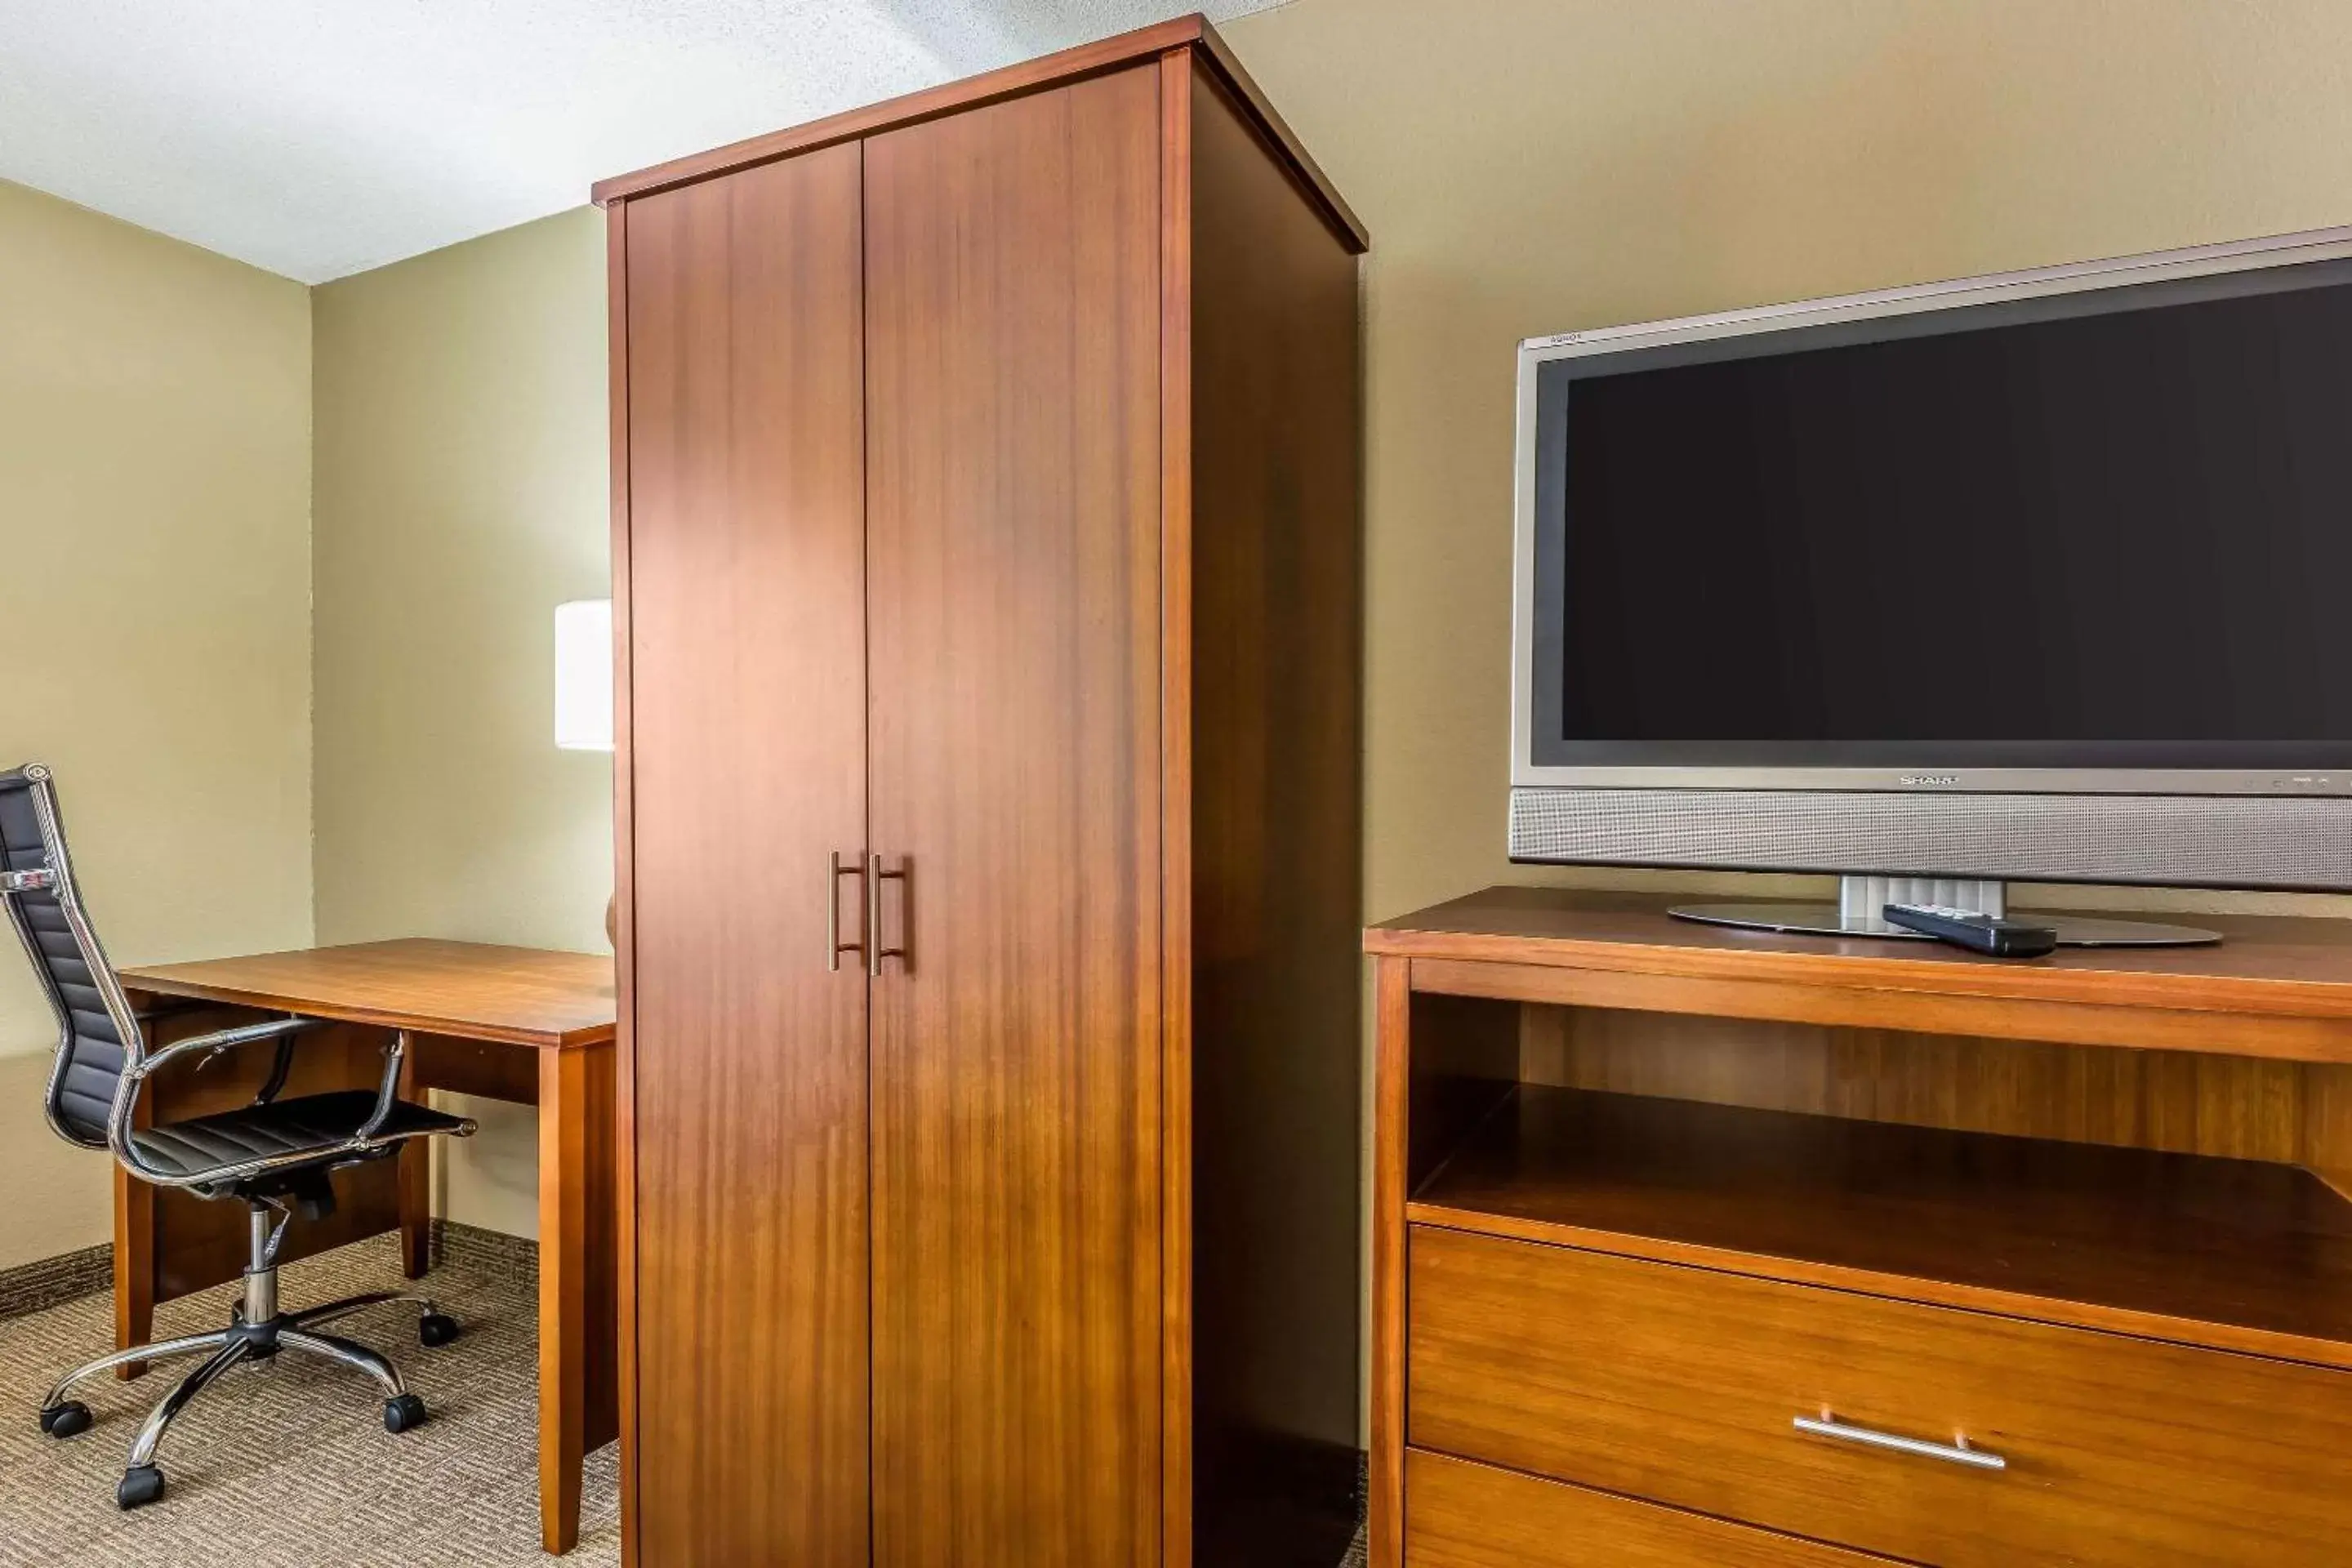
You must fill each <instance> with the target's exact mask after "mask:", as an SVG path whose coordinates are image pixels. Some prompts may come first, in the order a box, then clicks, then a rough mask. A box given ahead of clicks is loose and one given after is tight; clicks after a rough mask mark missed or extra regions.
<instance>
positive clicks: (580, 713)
mask: <svg viewBox="0 0 2352 1568" xmlns="http://www.w3.org/2000/svg"><path fill="white" fill-rule="evenodd" d="M555 743H556V744H557V745H559V746H561V747H562V748H563V749H564V750H565V751H567V752H609V751H611V750H612V749H613V601H612V600H610V599H574V600H573V601H572V603H570V604H568V605H556V606H555Z"/></svg>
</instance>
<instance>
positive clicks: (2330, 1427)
mask: <svg viewBox="0 0 2352 1568" xmlns="http://www.w3.org/2000/svg"><path fill="white" fill-rule="evenodd" d="M1411 1268H1412V1356H1411V1360H1412V1387H1411V1394H1410V1398H1411V1416H1410V1420H1411V1426H1412V1442H1413V1444H1414V1446H1416V1447H1429V1448H1434V1449H1438V1450H1441V1451H1444V1452H1446V1453H1451V1454H1454V1455H1458V1456H1461V1457H1464V1458H1477V1459H1483V1460H1486V1461H1487V1462H1490V1463H1494V1464H1497V1465H1502V1466H1506V1467H1507V1468H1514V1469H1518V1470H1524V1471H1528V1472H1530V1473H1534V1474H1538V1475H1549V1476H1553V1477H1557V1478H1559V1479H1564V1480H1571V1481H1576V1482H1580V1483H1582V1484H1585V1485H1588V1486H1593V1487H1598V1488H1601V1489H1605V1490H1610V1491H1617V1492H1624V1493H1629V1494H1633V1495H1637V1496H1643V1497H1646V1498H1650V1499H1653V1500H1658V1501H1662V1502H1666V1503H1671V1504H1675V1505H1679V1506H1682V1507H1686V1508H1690V1509H1694V1510H1698V1511H1701V1512H1705V1513H1709V1514H1713V1515H1716V1516H1717V1517H1719V1518H1724V1519H1731V1520H1739V1521H1747V1522H1750V1523H1754V1524H1757V1525H1760V1526H1764V1527H1767V1528H1772V1529H1778V1530H1782V1531H1788V1532H1789V1533H1791V1534H1796V1535H1802V1536H1807V1537H1810V1538H1812V1539H1815V1540H1822V1541H1832V1542H1842V1543H1843V1544H1847V1545H1851V1546H1855V1547H1858V1548H1862V1549H1865V1550H1872V1551H1877V1552H1885V1553H1887V1554H1890V1555H1893V1556H1896V1557H1902V1558H1907V1559H1910V1560H1913V1561H1916V1562H1926V1563H1940V1564H1945V1565H1947V1568H2011V1565H2013V1564H2015V1563H2025V1562H2061V1563H2081V1564H2084V1565H2085V1568H2126V1565H2127V1568H2171V1565H2184V1568H2185V1565H2187V1564H2191V1563H2195V1564H2201V1565H2207V1568H2211V1565H2238V1564H2243V1565H2246V1568H2253V1565H2256V1564H2260V1565H2263V1568H2290V1565H2294V1568H2305V1565H2307V1568H2318V1565H2320V1564H2332V1563H2339V1562H2341V1561H2342V1558H2343V1547H2344V1542H2345V1541H2346V1540H2347V1539H2352V1492H2347V1490H2346V1489H2345V1488H2344V1487H2343V1486H2342V1485H2341V1484H2340V1480H2341V1472H2342V1466H2343V1459H2342V1456H2343V1454H2344V1453H2345V1452H2346V1450H2347V1446H2352V1374H2347V1373H2343V1372H2339V1371H2334V1370H2328V1369H2323V1368H2317V1367H2311V1366H2303V1365H2296V1364H2294V1363H2284V1362H2276V1361H2266V1360H2262V1359H2258V1358H2255V1357H2252V1356H2241V1355H2231V1354H2226V1353H2221V1352H2212V1351H2202V1350H2191V1349H2188V1348H2185V1347H2181V1346H2178V1345H2168V1344H2158V1343H2155V1342H2149V1341H2146V1340H2136V1339H2127V1338H2124V1337H2121V1336H2116V1335H2109V1334H2096V1333H2089V1332H2085V1331H2081V1330H2074V1329H2063V1328H2053V1327H2048V1326H2045V1325H2042V1324H2038V1323H2027V1322H2019V1321H2012V1320H2008V1319H2002V1318H1996V1317H1990V1316H1985V1315H1981V1314H1978V1313H1970V1312H1955V1311H1950V1310H1945V1309H1941V1308H1936V1307H1924V1306H1914V1305H1910V1304H1908V1303H1904V1302H1896V1301H1885V1300H1874V1299H1871V1298H1867V1297H1862V1296H1853V1295H1845V1294H1841V1293H1838V1292H1834V1291H1826V1290H1820V1289H1811V1288H1809V1287H1805V1286H1799V1285H1785V1284H1775V1283H1769V1282H1766V1281H1763V1280H1757V1279H1740V1278H1737V1277H1734V1276H1730V1275H1725V1274H1715V1273H1708V1272H1706V1271H1702V1270H1695V1269H1688V1268H1673V1267H1669V1266H1664V1265H1660V1264H1655V1263H1643V1262H1635V1261H1632V1260H1629V1259H1625V1258H1612V1257H1608V1256H1606V1255H1603V1254H1600V1253H1592V1252H1580V1251H1574V1250H1570V1249H1568V1248H1562V1247H1538V1246H1533V1245H1530V1244H1528V1243H1525V1242H1518V1241H1507V1240H1499V1239H1496V1238H1493V1237H1475V1236H1465V1235H1461V1234H1458V1233H1454V1232H1449V1231H1442V1230H1428V1229H1423V1228H1416V1229H1415V1231H1414V1233H1413V1239H1412V1264H1411ZM1800 1415H1803V1416H1816V1417H1818V1416H1822V1415H1832V1416H1834V1417H1835V1418H1837V1419H1839V1420H1841V1421H1844V1422H1847V1423H1850V1424H1855V1425H1860V1426H1867V1427H1871V1428H1874V1429H1877V1430H1880V1431H1885V1432H1890V1433H1894V1434H1897V1435H1900V1436H1908V1437H1913V1438H1916V1439H1921V1440H1924V1441H1927V1442H1932V1443H1939V1444H1951V1443H1954V1442H1955V1441H1956V1440H1957V1439H1959V1438H1963V1437H1964V1438H1965V1439H1966V1440H1967V1441H1968V1442H1969V1444H1970V1445H1971V1446H1973V1447H1978V1448H1980V1449H1984V1450H1988V1451H1990V1452H1992V1453H1995V1454H1998V1455H2000V1456H2001V1457H2002V1458H2005V1459H2006V1461H2007V1466H2008V1468H2006V1469H2003V1470H1998V1471H1992V1470H1982V1469H1976V1468H1964V1467H1962V1466H1959V1465H1958V1464H1954V1463H1950V1462H1948V1461H1944V1460H1940V1459H1937V1458H1925V1457H1921V1456H1916V1455H1911V1454H1904V1453H1893V1452H1887V1451H1885V1450H1880V1449H1874V1448H1868V1447H1860V1446H1858V1445H1854V1444H1851V1443H1843V1442H1837V1441H1832V1440H1830V1439H1826V1438H1822V1437H1817V1436H1807V1435H1805V1434H1802V1433H1801V1432H1798V1431H1797V1430H1795V1429H1794V1428H1793V1426H1792V1425H1791V1423H1792V1419H1793V1418H1794V1417H1796V1416H1800Z"/></svg>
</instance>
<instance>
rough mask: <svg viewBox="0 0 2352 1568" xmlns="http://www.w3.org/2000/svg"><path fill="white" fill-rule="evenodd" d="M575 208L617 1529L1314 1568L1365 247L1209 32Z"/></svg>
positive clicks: (1335, 1240)
mask: <svg viewBox="0 0 2352 1568" xmlns="http://www.w3.org/2000/svg"><path fill="white" fill-rule="evenodd" d="M596 199H597V200H598V201H599V202H600V203H602V204H603V205H604V206H605V208H606V210H607V216H608V221H609V226H610V231H611V265H612V363H613V389H614V392H613V476H614V483H613V494H614V595H615V598H614V604H615V626H616V637H617V640H618V643H619V645H620V647H619V657H620V660H621V667H620V672H619V674H620V679H619V690H620V693H621V696H620V699H619V701H620V708H621V714H620V720H621V722H620V737H621V738H620V742H619V752H620V755H619V763H618V781H619V801H618V817H619V875H618V882H619V885H618V910H619V955H620V977H621V978H620V984H621V1020H622V1036H621V1062H622V1068H621V1071H622V1075H623V1077H622V1086H621V1102H622V1111H621V1115H622V1123H623V1125H622V1131H621V1150H622V1159H623V1162H624V1172H625V1176H624V1181H623V1184H622V1187H623V1193H624V1199H623V1202H624V1204H625V1213H624V1214H623V1215H622V1219H621V1225H622V1234H623V1237H624V1244H623V1245H624V1254H623V1264H622V1276H623V1284H622V1289H623V1294H624V1302H623V1319H622V1323H623V1345H624V1349H623V1359H624V1410H623V1415H622V1433H623V1436H622V1444H623V1449H622V1461H621V1465H622V1469H621V1474H622V1495H623V1513H624V1521H625V1522H624V1538H625V1543H626V1550H627V1552H628V1553H629V1556H630V1560H631V1561H633V1562H635V1563H642V1564H646V1568H760V1565H767V1564H790V1565H792V1568H835V1565H842V1568H846V1565H849V1564H861V1565H862V1564H866V1563H874V1564H879V1565H886V1568H947V1565H950V1564H952V1565H954V1568H1127V1565H1130V1564H1136V1565H1139V1564H1167V1565H1170V1568H1178V1565H1182V1564H1187V1563H1192V1562H1195V1561H1198V1562H1200V1563H1217V1564H1229V1563H1253V1562H1263V1563H1269V1564H1271V1563H1283V1564H1289V1563H1315V1562H1317V1561H1318V1558H1319V1561H1321V1562H1325V1563H1332V1562H1336V1561H1337V1559H1338V1557H1339V1553H1340V1552H1341V1551H1342V1550H1344V1548H1345V1545H1346V1542H1347V1539H1348V1534H1349V1530H1350V1529H1351V1528H1352V1524H1353V1493H1354V1489H1355V1485H1356V1454H1355V1447H1356V1432H1357V1420H1358V1384H1359V1374H1358V1328H1359V1315H1360V1314H1359V1308H1358V1304H1357V1303H1358V1280H1359V1274H1358V1258H1359V1247H1360V1243H1359V1217H1358V1216H1359V1205H1358V1193H1359V1185H1358V1184H1359V1163H1358V1161H1359V1142H1360V1139H1359V1131H1358V1129H1359V1118H1360V1068H1359V1059H1360V1043H1359V1014H1360V1000H1359V995H1360V969H1359V961H1358V957H1357V949H1358V945H1359V921H1360V907H1359V906H1360V893H1359V887H1360V882H1359V869H1358V867H1359V856H1360V848H1359V826H1360V807H1359V795H1360V677H1359V669H1360V653H1361V649H1360V643H1361V610H1360V604H1361V583H1360V579H1361V573H1362V564H1361V553H1360V517H1359V510H1360V508H1359V489H1360V480H1359V469H1360V458H1359V427H1360V389H1359V381H1360V375H1359V351H1358V310H1357V297H1358V296H1357V263H1356V257H1357V255H1358V254H1359V253H1360V252H1361V251H1362V250H1363V248H1364V246H1365V240H1364V237H1363V233H1362V230H1361V229H1360V227H1359V226H1357V224H1356V221H1355V220H1354V218H1353V217H1352V216H1350V215H1349V211H1348V209H1347V207H1346V206H1345V205H1343V204H1342V203H1341V202H1340V200H1339V197H1338V196H1337V195H1335V194H1334V193H1333V192H1332V190H1331V188H1330V186H1329V184H1328V182H1327V181H1326V180H1325V179H1324V178H1323V177H1322V175H1321V174H1319V173H1318V171H1317V169H1316V168H1315V166H1314V164H1313V163H1311V162H1310V161H1309V160H1308V159H1307V156H1306V154H1305V153H1303V152H1302V151H1301V150H1300V148H1299V147H1298V145H1297V142H1296V141H1295V140H1294V139H1293V138H1292V137H1291V135H1290V134H1289V132H1287V131H1286V129H1285V128H1284V127H1283V125H1282V123H1281V122H1280V121H1278V120H1277V119H1276V117H1275V116H1274V114H1273V112H1272V111H1271V110H1269V109H1268V108H1267V107H1266V106H1265V102H1264V100H1263V99H1262V98H1261V97H1260V96H1259V94H1258V93H1257V91H1256V90H1255V88H1254V87H1253V86H1252V85H1251V83H1250V82H1249V80H1248V79H1247V78H1246V77H1245V76H1244V74H1243V72H1242V71H1241V70H1240V68H1238V66H1237V65H1236V64H1235V63H1234V60H1233V58H1232V57H1231V56H1230V55H1229V54H1228V53H1227V52H1226V51H1225V50H1224V48H1223V46H1222V45H1221V44H1220V42H1219V41H1218V39H1217V38H1216V37H1215V36H1214V34H1213V32H1212V31H1211V30H1210V29H1209V28H1208V26H1206V25H1205V24H1204V23H1202V21H1200V20H1199V19H1198V18H1194V19H1191V20H1187V21H1182V22H1177V23H1171V24H1169V25H1166V26H1160V27H1155V28H1151V29H1149V30H1147V31H1144V32H1140V33H1137V34H1133V35H1130V36H1129V37H1122V38H1118V39H1114V40H1111V41H1109V42H1108V43H1103V44H1098V45H1093V46H1089V47H1084V48H1080V49H1076V50H1072V51H1069V52H1067V53H1065V54H1061V55H1057V56H1055V57H1052V58H1047V59H1044V60H1039V61H1036V62H1034V63H1031V64H1028V65H1024V66H1019V67H1014V68H1010V69H1007V70H1003V71H999V72H996V73H994V74H992V75H989V76H985V77H982V78H979V79H974V80H971V81H967V82H963V83H960V84H957V85H954V86H951V87H947V88H942V89H936V90H933V91H929V92H925V93H921V94H918V95H916V96H914V97H911V98H908V99H902V100H898V101H896V102H893V103H888V104H885V105H882V106H880V107H878V108H877V109H873V110H865V111H860V112H857V113H854V114H850V115H846V116H842V117H839V118H836V119H834V120H829V121H821V122H819V123H817V124H814V125H810V126H806V127H803V128H801V129H799V130H795V131H788V132H780V133H777V134H775V135H772V136H768V137H763V138H761V139H758V140H756V141H752V142H744V143H740V144H739V145H736V146H732V147H728V148H723V149H720V150H719V151H717V152H714V153H707V154H704V155H701V156H698V157H694V158H688V159H685V160H683V161H681V162H678V163H671V164H668V165H666V166H664V167H661V168H657V169H654V170H650V171H647V172H646V173H643V174H634V175H630V176H627V177H625V178H622V179H617V180H614V181H609V182H607V183H605V184H603V185H600V186H599V187H598V188H597V191H596Z"/></svg>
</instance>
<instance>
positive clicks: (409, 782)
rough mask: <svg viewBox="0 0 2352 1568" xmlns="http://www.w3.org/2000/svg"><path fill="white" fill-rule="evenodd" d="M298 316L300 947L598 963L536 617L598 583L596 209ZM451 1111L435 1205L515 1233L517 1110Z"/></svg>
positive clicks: (608, 819) (522, 1129)
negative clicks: (359, 945)
mask: <svg viewBox="0 0 2352 1568" xmlns="http://www.w3.org/2000/svg"><path fill="white" fill-rule="evenodd" d="M312 299H313V304H314V313H313V330H314V331H315V334H316V348H317V402H316V416H317V449H316V458H315V460H316V464H317V488H316V491H315V498H314V506H315V519H314V525H313V526H314V529H315V539H314V546H313V548H314V550H315V552H316V555H317V575H316V583H317V603H316V622H315V632H314V654H313V658H314V665H313V668H314V669H315V672H316V680H317V685H318V694H319V696H318V725H317V734H316V742H315V743H316V747H317V757H318V774H317V777H318V801H319V810H318V853H317V859H316V877H317V888H318V922H319V940H320V941H321V942H365V941H371V940H374V939H377V938H382V937H392V936H446V937H457V938H462V939H467V940H471V941H478V942H515V943H520V944H523V945H527V946H534V947H553V948H570V949H574V950H578V951H582V952H605V951H608V949H607V948H606V945H605V942H604V901H605V899H606V898H607V897H608V896H609V895H610V893H611V891H612V865H613V851H612V763H611V759H610V758H609V757H605V756H602V755H599V754H596V753H592V752H561V751H558V750H557V749H556V748H555V744H554V740H553V725H554V695H553V679H554V675H553V669H554V666H553V659H554V623H553V614H554V609H555V606H556V605H558V604H559V603H561V602H562V601H563V600H566V599H582V598H602V597H604V596H605V595H607V594H608V593H609V592H610V586H611V584H610V574H609V572H608V570H607V566H606V530H607V517H608V513H607V510H606V506H605V482H604V460H605V459H604V453H605V379H604V376H605V368H604V217H603V215H602V214H601V213H597V212H594V211H592V210H583V211H577V212H572V213H566V214H563V215H562V216H557V217H552V218H549V219H546V220H544V221H542V222H539V223H534V224H527V225H525V226H521V227H520V228H514V229H509V230H507V231H505V232H503V233H500V234H494V235H491V236H488V237H485V238H482V239H478V240H474V241H471V242H469V243H467V244H465V245H460V246H455V247H450V248H449V249H446V250H442V251H436V252H435V253H434V254H432V255H430V256H425V257H420V258H417V259H415V260H414V261H407V262H402V263H400V264H398V265H396V266H393V267H386V268H381V269H379V270H376V271H373V272H367V273H362V274H361V275H359V276H358V277H355V278H350V279H343V280H341V281H340V282H335V283H330V284H327V285H325V286H323V287H321V288H320V289H316V290H315V291H314V293H313V296H312ZM467 1105H468V1109H469V1110H472V1111H473V1112H474V1113H475V1114H477V1115H478V1116H480V1117H481V1118H482V1120H483V1121H484V1129H483V1132H482V1135H481V1136H480V1137H479V1138H478V1139H475V1140H474V1141H472V1142H464V1143H455V1144H451V1143H441V1144H438V1145H437V1146H436V1152H437V1154H438V1155H439V1157H440V1160H441V1172H440V1179H441V1180H442V1182H443V1184H444V1191H443V1194H442V1196H443V1204H444V1207H443V1212H445V1213H446V1214H447V1215H450V1216H451V1217H453V1218H456V1219H460V1220H466V1221H468V1222H470V1223H473V1224H478V1225H487V1226H493V1227H495V1228H498V1229H501V1230H506V1231H509V1232H512V1233H514V1234H517V1235H524V1236H529V1235H532V1234H535V1216H534V1211H533V1209H532V1206H531V1205H532V1203H533V1201H534V1199H533V1193H534V1172H535V1169H536V1167H535V1164H534V1149H533V1145H532V1142H531V1137H530V1128H531V1120H530V1111H529V1110H524V1109H519V1108H516V1107H511V1106H503V1105H493V1104H485V1103H479V1102H467Z"/></svg>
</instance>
